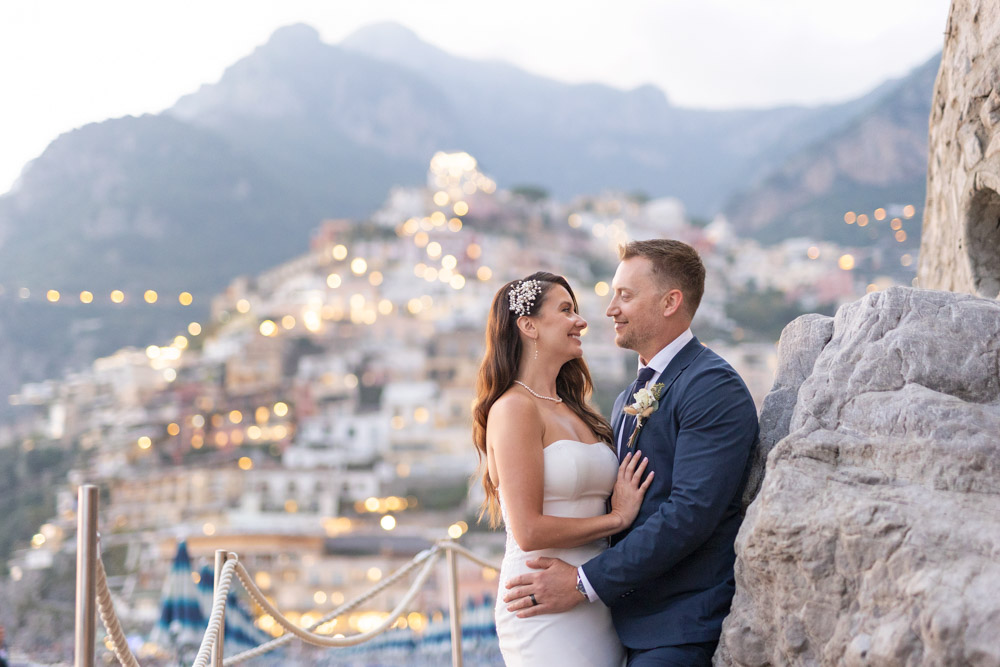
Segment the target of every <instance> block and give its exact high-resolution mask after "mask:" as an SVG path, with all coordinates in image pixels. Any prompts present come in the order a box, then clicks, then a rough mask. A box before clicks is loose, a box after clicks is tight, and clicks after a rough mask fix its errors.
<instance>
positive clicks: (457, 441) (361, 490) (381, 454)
mask: <svg viewBox="0 0 1000 667" xmlns="http://www.w3.org/2000/svg"><path fill="white" fill-rule="evenodd" d="M844 213H845V217H844V222H843V223H841V224H857V225H859V226H864V225H869V224H870V225H872V226H875V225H882V226H885V227H886V228H887V233H890V234H895V233H896V232H899V231H904V234H903V237H902V238H903V239H905V238H906V235H905V229H907V228H909V229H910V234H911V236H912V237H914V238H916V237H917V236H918V235H919V234H918V230H917V222H916V220H915V219H913V218H914V215H915V211H914V207H913V206H912V205H910V204H907V203H905V202H904V203H898V204H897V203H886V204H885V208H881V209H878V210H877V211H873V212H853V211H852V212H848V211H845V212H844ZM862 218H863V220H864V225H862V223H861V219H862ZM890 225H891V227H890ZM651 237H672V238H677V239H681V240H683V241H685V242H687V243H690V244H691V245H693V246H694V247H695V248H697V249H698V250H699V251H700V252H701V254H702V256H703V258H704V260H705V263H706V266H707V269H708V279H707V291H706V294H705V298H704V300H703V302H702V305H701V308H700V310H699V313H698V317H697V319H696V320H695V325H694V329H695V333H696V335H698V336H699V337H700V338H701V340H702V342H704V343H705V344H707V345H708V346H710V347H712V348H713V349H714V350H716V351H717V352H718V353H719V354H720V355H721V356H723V357H724V358H725V359H727V360H728V361H729V362H730V363H732V365H733V366H734V367H735V368H736V369H737V370H738V371H739V372H740V373H741V375H742V376H743V377H744V379H745V381H746V382H747V385H748V386H749V388H750V390H751V393H752V395H753V397H754V400H755V401H756V403H757V405H758V407H759V406H760V405H761V403H762V402H763V399H764V396H765V395H766V393H767V392H768V390H769V389H770V386H771V384H772V381H773V377H774V372H775V367H776V364H777V356H776V348H775V343H776V338H775V336H774V335H773V333H771V332H772V331H773V330H774V328H775V327H776V330H777V331H780V329H781V326H783V324H785V323H787V320H786V321H783V322H775V321H768V320H774V319H775V317H776V316H775V315H774V311H768V312H760V313H756V316H758V317H759V319H760V320H762V321H763V322H764V323H765V324H768V325H769V326H770V328H769V329H767V330H765V328H764V327H758V326H755V322H756V321H757V320H754V319H752V318H749V316H746V317H745V316H744V313H746V312H747V308H746V306H747V304H748V303H750V302H751V301H752V299H754V298H757V297H759V296H760V295H761V294H773V295H778V297H777V298H778V300H779V301H780V304H781V306H782V307H783V308H785V310H781V311H780V312H781V313H786V312H792V313H793V314H795V312H796V311H797V312H808V311H812V310H818V309H827V310H830V311H832V309H834V308H835V307H836V306H838V305H839V304H841V303H845V302H848V301H852V300H854V299H857V298H858V297H859V296H861V295H863V294H864V293H865V292H868V291H872V290H876V289H883V288H885V287H888V286H890V285H892V284H898V283H899V282H902V281H903V280H904V278H903V277H901V276H905V275H906V273H907V272H912V271H913V269H914V268H915V258H914V257H912V256H911V255H909V254H905V253H902V252H900V253H897V254H895V255H893V254H892V251H891V248H892V246H890V250H887V249H886V246H885V245H878V244H871V243H870V242H868V243H866V244H865V245H864V246H863V247H864V249H857V248H849V247H841V246H837V245H835V244H833V243H830V242H818V241H814V240H812V239H807V238H790V239H787V240H785V241H784V242H782V243H781V244H779V245H775V246H769V247H765V246H762V245H760V244H759V243H757V242H755V241H752V240H748V239H743V238H739V237H737V236H736V235H735V233H734V232H733V231H732V228H731V227H730V226H729V225H728V224H727V222H726V220H725V219H724V218H722V217H719V218H716V219H715V220H711V221H701V222H699V221H692V220H690V219H688V218H687V216H686V214H685V211H684V208H683V205H682V203H681V202H680V201H678V200H674V199H653V200H646V199H645V198H644V197H642V196H640V195H634V194H631V195H630V194H625V193H603V194H597V195H593V196H588V197H579V198H577V199H574V200H572V201H569V202H557V201H554V200H552V199H549V198H548V197H546V196H544V193H539V192H534V191H532V190H531V189H527V188H523V189H512V190H504V189H499V188H498V187H497V185H496V183H495V182H494V181H493V180H491V178H490V177H489V176H488V175H487V174H484V173H482V171H481V170H480V168H479V166H478V164H477V162H476V160H475V158H474V157H473V156H470V155H468V154H467V153H437V154H436V155H435V156H434V157H433V159H432V160H431V163H430V167H429V171H428V174H427V183H426V185H425V186H424V187H407V188H403V187H400V188H396V189H394V190H393V191H392V192H391V193H390V194H389V196H388V198H387V200H386V201H385V203H384V205H383V206H382V207H381V208H380V209H379V210H378V211H377V212H376V213H374V214H373V215H372V216H371V217H370V219H369V220H364V221H354V220H326V221H323V222H322V223H321V224H320V225H319V226H318V227H317V229H316V231H315V233H314V235H313V236H312V238H310V239H303V244H302V246H303V252H302V254H300V255H298V256H297V257H293V258H290V259H289V260H288V261H286V262H285V263H283V264H281V265H279V266H275V267H273V268H272V269H271V270H269V271H267V272H265V273H262V274H260V275H256V276H243V277H239V278H236V279H234V280H233V281H232V282H231V284H230V285H229V286H228V288H227V289H225V290H224V291H223V292H222V293H220V294H218V295H217V296H215V298H214V299H213V300H212V303H211V307H210V309H209V315H208V316H207V317H206V319H205V320H204V321H200V322H197V321H192V322H182V323H181V322H179V323H178V331H177V334H176V336H175V337H174V338H173V339H171V340H162V341H150V342H149V345H148V346H147V347H146V348H145V349H138V348H128V349H122V350H119V351H117V352H116V353H114V354H112V355H110V356H107V357H104V358H100V359H96V360H94V362H93V363H92V365H91V366H90V367H89V368H86V369H84V370H80V371H78V372H73V373H70V374H68V375H66V376H64V377H59V378H52V379H50V380H47V381H45V382H39V383H33V384H29V385H25V386H24V387H23V388H22V389H21V391H20V392H19V393H18V394H16V395H14V396H11V397H10V402H11V404H12V405H13V406H16V407H17V410H18V414H19V415H20V417H19V419H18V420H17V422H16V424H15V425H10V426H7V427H6V431H5V436H6V437H5V439H4V440H5V441H4V442H3V443H2V444H0V446H3V447H16V448H21V449H22V450H25V451H29V450H32V449H36V448H39V449H41V448H49V449H51V448H57V449H59V450H61V451H64V452H65V455H66V457H67V459H72V460H74V462H75V463H74V466H73V468H72V470H71V471H70V472H69V474H68V476H67V478H66V479H65V480H61V481H60V483H59V488H58V491H57V493H56V512H55V514H54V515H53V516H51V517H49V518H48V519H47V520H46V521H45V522H43V523H42V524H40V525H39V526H38V528H37V533H36V534H35V535H34V537H33V538H31V540H30V543H24V544H22V545H20V548H19V549H17V550H16V551H15V553H14V555H13V557H12V558H11V559H10V561H9V563H8V571H9V573H10V575H9V576H10V580H11V585H12V586H14V587H16V585H17V583H18V582H19V581H22V580H24V581H28V580H29V579H30V577H31V575H32V573H37V572H45V571H46V570H47V569H49V568H52V567H53V566H54V564H55V563H56V562H57V561H58V559H59V558H60V557H61V555H62V557H64V556H65V555H66V554H72V553H73V551H74V547H73V540H74V539H75V525H76V523H75V522H76V493H77V489H78V487H79V486H80V485H81V484H95V485H98V486H99V487H100V489H101V503H102V506H101V526H102V550H103V553H104V557H105V560H106V563H107V567H108V572H109V583H110V585H111V587H112V589H113V593H114V595H115V604H116V607H117V608H118V613H119V615H120V616H121V617H122V618H123V619H128V624H129V626H130V627H129V630H130V631H131V632H134V633H136V634H138V635H141V636H146V634H147V633H148V631H149V628H151V627H152V625H153V624H155V622H156V620H157V618H158V617H159V613H160V596H161V590H162V587H163V581H164V578H165V576H166V573H167V570H168V568H169V565H170V561H171V558H172V557H173V555H174V553H175V552H176V551H177V546H178V543H179V542H180V541H182V540H183V541H185V542H186V544H187V547H188V548H189V550H190V552H191V555H192V557H193V559H194V560H195V561H197V562H198V563H207V562H208V561H209V559H210V558H211V556H212V554H213V552H214V551H215V550H216V549H228V550H231V551H235V552H237V553H239V554H240V558H241V560H242V561H243V562H244V564H245V565H246V566H247V568H248V569H249V570H250V571H251V572H253V573H255V580H256V582H257V584H258V585H259V586H260V587H261V588H262V589H264V590H265V591H267V592H268V593H269V594H270V595H271V597H272V599H273V602H274V603H275V604H276V605H277V606H278V607H279V608H280V609H282V611H284V612H286V613H288V614H290V615H291V616H292V617H293V618H296V619H299V620H300V621H301V623H302V625H303V626H307V625H310V624H311V623H313V622H315V621H316V620H317V619H319V618H320V617H321V616H322V615H323V614H325V613H327V612H328V611H330V610H331V609H333V608H335V607H336V606H337V605H339V604H341V603H343V601H344V600H345V599H350V598H351V597H353V596H355V595H358V594H360V593H362V592H363V591H364V590H366V589H367V588H370V587H371V585H372V584H373V583H375V582H378V581H379V580H381V579H382V578H383V577H384V576H386V575H388V574H389V573H391V572H392V571H393V570H395V569H396V568H398V567H399V566H401V565H402V564H404V563H406V562H408V561H409V560H410V559H411V558H412V557H413V556H414V555H415V554H417V553H419V552H420V551H421V550H423V549H425V548H427V547H428V546H429V545H430V544H431V543H432V542H433V541H434V540H437V539H442V538H448V537H450V538H453V539H461V540H463V543H466V544H467V546H470V547H471V548H473V549H474V550H475V551H476V552H477V553H479V554H481V555H482V556H484V557H487V558H491V559H494V560H496V561H497V562H499V559H500V556H501V554H502V551H503V535H502V534H501V533H496V532H491V531H489V530H487V529H486V528H485V526H483V525H478V524H477V522H476V517H477V513H478V505H479V502H480V500H481V494H480V489H479V486H478V481H477V480H476V479H475V477H474V473H475V470H476V466H477V460H476V455H475V450H474V448H473V446H472V444H471V436H470V425H471V421H470V408H471V406H472V404H473V401H474V399H475V391H476V372H477V368H478V365H479V361H480V358H481V355H482V352H483V334H484V326H485V322H486V318H487V314H488V310H489V307H490V303H491V300H492V298H493V295H494V294H495V292H496V291H497V289H498V288H499V287H500V286H501V285H503V284H504V283H505V282H506V281H508V280H512V279H516V278H518V277H522V276H525V275H527V274H530V273H532V272H534V271H537V270H549V271H553V272H556V273H560V274H563V275H565V276H566V277H567V278H568V280H569V281H570V283H571V284H572V285H573V286H574V288H575V290H576V296H577V298H578V300H579V302H580V312H581V314H582V315H583V316H584V317H585V318H586V319H587V320H588V322H589V325H590V326H589V328H588V329H587V332H586V335H585V337H584V350H585V355H586V360H587V362H588V364H589V365H590V368H591V372H592V374H593V376H594V380H595V394H594V400H595V402H596V403H597V404H598V406H599V407H600V408H601V409H602V410H603V411H604V412H605V413H607V412H608V411H609V410H610V406H611V403H612V402H613V400H614V397H615V395H616V394H617V392H618V391H619V390H620V388H621V387H623V386H625V385H626V384H627V382H628V379H629V378H630V377H631V375H632V374H633V373H634V365H635V357H634V355H633V354H631V353H627V352H625V351H622V350H620V349H618V348H616V347H615V345H614V343H613V335H612V333H611V328H610V327H609V326H608V323H607V322H606V319H607V318H606V317H605V316H604V310H605V308H606V305H607V302H608V300H609V298H610V297H609V294H610V289H611V288H610V283H611V277H612V275H613V273H614V269H615V265H616V263H617V254H616V248H617V245H618V244H619V243H621V242H623V241H625V240H627V239H641V238H651ZM895 238H896V239H897V240H898V239H899V237H898V236H896V237H895ZM912 240H913V239H911V243H910V244H909V245H907V247H913V246H912ZM900 243H901V242H900ZM907 284H908V281H907ZM129 298H136V299H138V298H141V296H134V295H123V299H124V300H125V301H127V300H128V299H129ZM162 298H164V299H166V298H176V297H174V296H169V297H168V296H167V295H163V296H162ZM182 298H183V296H182ZM753 303H757V301H753ZM741 305H742V306H744V308H742V309H741V308H740V306H741ZM782 317H784V315H782ZM74 457H75V458H74ZM470 480H471V481H470ZM463 567H464V569H463V571H462V577H461V591H462V595H463V596H464V597H466V598H469V599H473V600H484V599H488V597H489V596H491V595H493V594H495V587H496V572H495V571H493V570H491V569H488V568H486V569H484V568H480V567H478V566H473V565H471V564H469V563H465V564H464V566H463ZM431 581H432V583H431V584H430V585H429V586H428V587H427V588H426V590H425V591H423V592H422V593H421V595H420V597H418V598H417V599H416V600H415V602H414V605H413V613H411V614H410V615H409V616H408V617H407V618H406V619H401V620H402V622H401V623H400V624H399V625H400V627H407V626H408V627H410V628H411V629H413V630H415V631H418V632H419V630H420V629H421V628H422V627H425V626H426V625H427V624H428V623H429V622H431V621H432V620H433V618H434V614H435V613H436V612H438V610H441V609H442V608H444V607H445V606H446V593H447V591H446V583H445V582H444V581H443V577H437V578H432V580H431ZM401 593H402V590H400V591H397V592H393V591H392V590H390V591H388V592H386V593H385V594H383V595H382V596H381V597H378V598H375V599H373V600H372V601H371V602H369V603H368V604H367V606H366V608H365V609H364V610H362V611H359V612H357V613H352V614H351V615H350V616H349V617H345V618H344V619H342V623H343V625H341V626H339V627H340V628H343V631H344V632H345V633H346V632H352V631H353V632H356V631H359V630H364V629H366V628H368V627H372V626H373V625H374V624H377V623H378V622H379V621H380V620H381V619H382V618H383V617H384V615H385V614H386V613H387V610H388V609H390V608H392V606H393V605H394V604H396V602H398V600H399V597H400V595H401ZM438 613H439V612H438ZM70 622H71V621H70ZM257 623H258V627H260V628H261V629H263V630H265V631H267V632H269V633H272V634H274V635H276V636H277V635H279V634H281V632H282V630H281V628H279V627H277V626H276V625H275V624H274V623H273V622H272V621H270V620H269V619H268V617H266V616H262V617H260V618H258V621H257ZM338 631H339V628H338ZM149 650H151V651H152V650H153V648H152V647H151V648H150V649H149Z"/></svg>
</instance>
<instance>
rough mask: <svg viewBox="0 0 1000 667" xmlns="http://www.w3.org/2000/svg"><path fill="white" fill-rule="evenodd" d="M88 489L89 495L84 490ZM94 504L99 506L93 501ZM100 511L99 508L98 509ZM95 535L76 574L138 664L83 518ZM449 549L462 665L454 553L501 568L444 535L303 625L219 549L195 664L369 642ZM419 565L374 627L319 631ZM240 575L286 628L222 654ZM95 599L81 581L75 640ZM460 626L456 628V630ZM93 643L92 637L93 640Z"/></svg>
mask: <svg viewBox="0 0 1000 667" xmlns="http://www.w3.org/2000/svg"><path fill="white" fill-rule="evenodd" d="M85 494H87V498H86V499H85V498H84V495H85ZM91 503H94V504H96V487H94V486H91V485H85V486H81V487H80V506H81V507H83V506H90V505H91ZM95 510H96V507H95ZM95 513H96V512H95ZM84 532H93V533H94V535H93V536H90V537H88V536H87V535H84V534H83V533H84ZM91 537H92V538H94V540H93V542H94V544H96V545H97V547H98V548H96V549H93V551H94V552H96V553H95V554H94V562H92V563H87V562H85V561H86V560H87V559H79V558H78V560H77V579H78V581H80V580H86V578H87V576H88V572H89V573H92V574H90V575H89V576H91V577H92V578H93V579H94V580H95V584H96V586H95V588H96V602H97V607H98V611H99V613H100V617H101V621H102V623H103V624H104V627H105V629H106V630H107V633H108V643H109V644H110V645H111V649H112V651H113V652H114V654H115V657H116V658H117V659H118V662H119V663H121V664H122V665H123V666H124V667H140V665H139V662H138V660H137V659H136V657H135V655H134V654H133V653H132V650H131V649H130V648H129V645H128V642H127V640H126V638H125V633H124V631H123V629H122V626H121V622H120V621H119V619H118V616H117V614H116V613H115V610H114V604H113V602H112V600H111V593H110V591H109V589H108V583H107V574H106V572H105V569H104V563H103V560H102V559H101V555H100V549H99V541H98V540H97V539H96V521H92V522H90V523H89V525H87V526H84V525H83V522H82V520H81V524H80V532H79V533H78V536H77V541H78V548H82V547H84V546H85V545H86V543H87V540H88V539H90V538H91ZM445 554H447V555H448V558H447V562H448V571H449V578H450V583H451V590H452V595H451V600H450V604H449V606H450V613H451V619H452V665H453V667H461V665H462V653H461V630H460V625H459V624H458V615H459V613H460V610H459V608H458V604H457V596H456V595H455V591H456V590H457V589H456V586H457V580H458V579H457V578H458V572H457V565H456V562H455V560H456V559H455V557H456V556H463V557H464V558H466V559H468V560H470V561H472V562H473V563H476V564H477V565H480V566H482V567H487V568H492V569H494V570H499V567H498V566H497V565H495V564H494V563H491V562H489V561H487V560H485V559H483V558H482V557H480V556H478V555H476V554H475V553H474V552H472V551H470V550H469V549H467V548H465V547H463V546H461V545H459V544H457V543H456V542H454V541H453V540H440V541H438V542H436V543H435V544H434V545H433V546H432V547H430V548H429V549H425V550H424V551H421V552H420V553H418V554H417V555H416V556H414V557H413V558H412V559H411V560H410V561H409V562H408V563H406V564H404V565H403V566H401V567H399V568H398V569H397V570H396V571H395V572H393V573H392V574H391V575H390V576H388V577H386V578H384V579H382V580H381V581H380V582H379V583H378V584H376V585H375V586H373V587H372V588H370V589H369V590H367V591H365V592H364V593H361V594H359V595H357V596H355V597H354V598H352V599H351V600H349V601H347V602H345V603H343V604H341V605H340V606H338V607H337V608H336V609H334V610H333V611H331V612H329V613H327V614H326V615H324V616H323V617H322V618H320V620H318V621H316V622H315V623H313V624H311V625H310V626H309V627H308V628H302V627H300V626H299V625H298V624H296V623H294V622H293V621H291V620H290V619H289V618H288V617H287V616H285V615H284V614H282V613H281V611H279V610H278V609H277V608H276V607H275V606H274V605H273V604H272V603H271V602H270V601H269V600H268V599H267V597H266V596H265V595H264V593H263V592H262V591H261V590H260V588H258V587H257V584H256V583H255V582H254V580H253V577H252V576H251V575H250V573H249V572H248V571H247V569H246V567H245V566H244V565H243V563H242V562H240V560H239V556H238V555H237V554H235V553H233V552H225V551H217V552H216V568H217V576H216V578H215V591H214V595H213V598H212V612H211V615H210V617H209V621H208V627H207V628H206V629H205V633H204V635H203V636H202V640H201V645H200V647H199V649H198V653H197V656H196V657H195V660H194V663H193V665H192V667H209V664H212V666H213V667H229V666H230V665H236V664H239V663H241V662H245V661H246V660H249V659H251V658H255V657H258V656H261V655H264V654H266V653H269V652H271V651H273V650H275V649H277V648H279V647H281V646H283V645H285V644H287V643H289V642H291V641H292V640H293V639H299V640H300V641H302V642H304V643H306V644H310V645H313V646H318V647H322V648H346V647H350V646H357V645H359V644H363V643H365V642H368V641H371V640H372V639H374V638H375V637H377V636H379V635H381V634H382V633H384V632H386V631H387V630H389V629H390V628H391V627H392V626H393V625H394V624H395V623H396V621H397V619H398V618H399V617H400V616H403V615H405V613H406V610H407V609H408V608H409V606H410V604H411V603H412V602H413V599H414V598H415V597H416V595H417V593H419V592H420V590H421V589H422V588H423V586H424V584H426V582H427V579H428V578H429V577H430V574H431V571H432V569H433V566H434V564H435V563H436V562H437V561H438V559H439V558H440V557H441V556H442V555H445ZM220 558H221V560H222V566H221V569H218V568H219V563H220ZM414 570H417V574H416V577H414V579H413V581H412V583H411V584H410V587H409V588H408V589H407V591H406V593H405V594H404V595H403V597H402V599H400V601H399V602H398V603H397V604H396V606H395V607H394V608H393V609H392V611H390V612H389V613H388V614H387V615H386V617H385V618H384V619H383V620H382V621H381V622H380V623H379V624H378V625H377V626H375V627H374V628H371V629H370V630H366V631H364V632H360V633H358V634H354V635H349V636H343V635H340V636H331V635H328V634H322V633H319V632H317V630H318V629H319V628H321V627H322V626H324V625H326V624H327V623H329V622H330V621H332V620H333V619H335V618H337V617H339V616H340V615H341V614H344V613H346V612H349V611H351V610H353V609H355V608H356V607H358V606H360V605H362V604H364V603H365V602H367V601H368V600H370V599H371V598H373V597H375V596H376V595H378V594H379V593H381V592H382V591H384V590H385V589H387V588H388V587H390V586H392V585H393V584H395V583H397V582H398V581H399V580H401V579H402V578H404V577H406V576H407V575H408V574H410V573H411V572H413V571H414ZM234 574H235V575H236V577H237V579H239V582H240V584H242V586H243V588H245V589H246V591H247V593H248V594H249V595H250V598H251V599H252V600H253V601H254V602H256V603H257V604H258V605H259V606H260V608H261V609H263V610H264V613H266V614H267V615H268V616H270V617H271V618H273V619H274V621H275V622H276V623H277V624H278V625H280V626H281V627H282V628H283V629H284V630H285V631H286V632H285V634H283V635H282V636H280V637H277V638H276V639H273V640H271V641H268V642H265V643H264V644H261V645H259V646H256V647H254V648H252V649H249V650H246V651H243V652H242V653H238V654H236V655H234V656H231V657H229V658H226V659H224V660H223V659H222V644H223V642H224V641H225V637H224V625H225V612H226V603H227V600H228V596H229V590H230V588H231V586H232V579H233V575H234ZM92 603H93V600H90V601H88V600H86V599H83V596H81V595H80V587H79V586H78V595H77V640H78V643H79V641H80V638H81V637H82V636H84V635H86V634H87V632H88V627H89V628H90V632H91V637H92V632H93V628H94V624H93V619H88V613H90V612H88V610H87V607H88V605H89V606H90V609H92V608H93V607H92ZM81 624H82V626H83V627H81ZM456 628H458V631H457V633H456ZM91 646H92V642H91ZM93 664H94V656H93V651H90V654H89V656H88V654H87V647H83V649H81V647H80V646H77V651H76V662H75V667H93Z"/></svg>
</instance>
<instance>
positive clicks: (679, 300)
mask: <svg viewBox="0 0 1000 667" xmlns="http://www.w3.org/2000/svg"><path fill="white" fill-rule="evenodd" d="M661 303H662V304H663V316H664V317H672V316H673V315H674V314H675V313H676V312H677V311H679V310H680V309H681V308H682V307H683V306H684V292H682V291H680V290H679V289H672V290H667V292H666V293H664V295H663V298H662V299H661Z"/></svg>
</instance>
